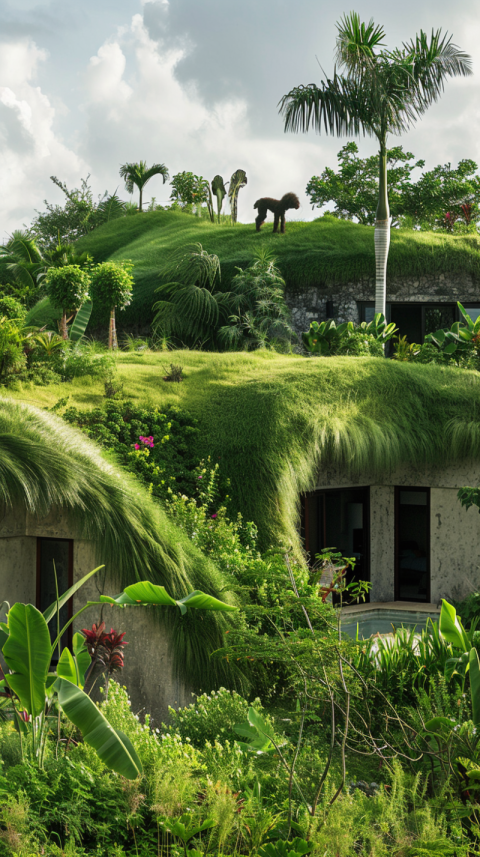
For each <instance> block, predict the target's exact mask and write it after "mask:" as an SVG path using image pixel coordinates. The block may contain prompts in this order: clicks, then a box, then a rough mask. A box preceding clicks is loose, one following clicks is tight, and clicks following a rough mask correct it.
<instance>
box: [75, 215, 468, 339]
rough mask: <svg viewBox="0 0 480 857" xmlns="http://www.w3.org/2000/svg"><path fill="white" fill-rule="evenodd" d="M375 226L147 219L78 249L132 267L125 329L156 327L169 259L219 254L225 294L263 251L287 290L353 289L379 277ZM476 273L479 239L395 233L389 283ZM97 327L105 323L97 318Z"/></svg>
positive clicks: (125, 222)
mask: <svg viewBox="0 0 480 857" xmlns="http://www.w3.org/2000/svg"><path fill="white" fill-rule="evenodd" d="M373 232H374V228H373V226H361V225H360V224H358V223H349V222H347V221H341V220H336V219H335V218H332V217H325V218H320V219H319V220H316V221H313V222H310V223H305V222H290V223H287V230H286V233H285V235H281V234H273V232H272V224H271V223H270V222H267V223H266V224H265V226H264V227H263V229H262V231H261V232H260V233H258V232H256V231H255V226H254V224H253V223H249V224H241V223H238V224H236V225H235V226H230V225H227V224H220V225H218V224H212V223H210V221H206V220H199V219H198V218H196V217H193V216H192V215H188V214H183V213H181V212H171V211H157V212H148V213H147V212H146V213H144V214H142V215H136V216H134V217H125V218H121V219H120V220H115V221H112V222H111V223H109V224H106V225H104V226H101V227H99V228H98V229H95V230H94V231H93V232H91V233H90V234H89V235H88V236H86V237H85V238H82V239H81V240H80V241H79V242H78V249H79V250H80V251H84V250H86V251H88V252H89V253H90V254H91V255H92V256H93V258H94V259H95V261H98V262H101V261H104V260H106V259H114V260H117V261H119V260H121V259H131V260H132V261H133V263H134V266H135V267H134V271H133V273H134V277H135V288H134V297H133V301H132V304H131V305H130V306H129V307H127V309H126V310H125V311H124V312H123V313H119V318H118V325H119V327H120V328H121V327H122V326H123V325H127V326H131V325H145V324H149V323H150V322H151V320H152V312H151V308H152V304H153V303H154V301H155V300H156V298H155V295H154V292H155V289H156V288H157V287H158V285H159V284H160V280H159V269H160V267H161V266H162V264H163V263H164V262H165V259H166V257H167V255H168V254H169V253H170V252H171V251H173V250H175V249H177V248H178V247H181V246H184V245H186V244H189V243H193V242H200V243H201V244H202V245H203V246H204V247H205V249H207V250H208V251H209V252H210V253H216V254H217V255H218V256H219V258H220V262H221V266H222V287H223V288H225V289H227V288H228V283H229V281H230V279H231V278H232V276H233V275H234V274H235V266H240V267H245V266H246V265H247V264H249V262H251V260H252V256H253V251H254V249H255V248H256V247H258V245H259V243H261V244H264V245H266V246H267V247H268V248H270V249H272V250H273V251H274V253H275V255H276V256H277V258H278V264H279V267H280V270H281V272H282V275H283V277H284V278H285V280H286V284H287V290H288V289H294V288H298V287H301V288H304V287H308V286H313V285H316V286H318V285H320V284H323V283H328V284H331V285H332V290H333V291H334V290H335V284H336V283H348V282H352V281H355V280H358V279H359V278H360V277H364V276H367V277H374V275H375V251H374V241H373ZM449 272H452V273H455V274H461V273H471V274H473V275H474V276H476V277H479V278H480V241H479V239H478V238H477V237H476V236H473V235H446V234H445V233H438V232H435V233H433V232H413V231H409V230H405V229H393V230H392V236H391V247H390V254H389V260H388V276H390V277H392V276H397V275H399V276H405V277H407V276H421V275H422V274H441V273H449ZM92 322H93V324H94V325H97V324H99V323H102V324H103V323H104V322H105V319H104V318H103V316H101V314H99V313H98V312H97V310H94V314H93V316H92Z"/></svg>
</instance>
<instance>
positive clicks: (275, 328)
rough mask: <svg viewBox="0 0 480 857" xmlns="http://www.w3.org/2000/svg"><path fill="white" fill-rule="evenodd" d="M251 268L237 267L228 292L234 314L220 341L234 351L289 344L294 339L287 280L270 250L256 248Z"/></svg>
mask: <svg viewBox="0 0 480 857" xmlns="http://www.w3.org/2000/svg"><path fill="white" fill-rule="evenodd" d="M255 257H256V258H255V259H254V261H253V262H252V264H251V265H249V266H248V268H245V270H243V269H242V268H237V271H238V274H237V275H236V276H235V277H234V278H233V280H232V284H231V287H230V289H231V290H230V293H229V296H228V297H229V304H230V307H231V311H232V315H231V316H230V318H229V322H230V323H229V324H228V325H225V326H224V327H222V328H220V331H219V340H220V342H222V344H224V345H226V346H227V347H228V348H232V349H234V350H243V349H245V350H246V351H253V350H254V349H256V348H265V347H267V346H277V347H278V346H283V347H285V346H286V345H288V344H289V343H290V342H291V340H292V338H293V336H294V333H293V330H292V328H291V326H290V323H289V319H290V312H289V310H288V307H287V305H286V303H285V295H284V293H285V280H284V279H282V277H281V275H280V271H279V269H278V268H277V266H276V264H275V263H276V259H275V257H274V256H273V255H272V253H271V252H270V251H269V250H266V249H265V248H263V247H260V248H258V249H257V251H256V253H255Z"/></svg>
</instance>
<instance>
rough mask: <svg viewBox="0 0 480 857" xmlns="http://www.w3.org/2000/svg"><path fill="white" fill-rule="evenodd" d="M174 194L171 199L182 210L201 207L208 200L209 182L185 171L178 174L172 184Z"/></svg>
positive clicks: (172, 193)
mask: <svg viewBox="0 0 480 857" xmlns="http://www.w3.org/2000/svg"><path fill="white" fill-rule="evenodd" d="M170 184H171V187H172V192H171V194H170V199H171V201H172V202H173V203H176V204H177V205H179V206H180V207H181V208H187V207H191V206H192V205H196V206H200V205H201V204H202V202H207V199H208V181H207V180H206V179H204V178H203V176H196V175H194V173H189V172H185V171H183V172H182V173H176V174H175V175H174V176H173V177H172V180H171V182H170Z"/></svg>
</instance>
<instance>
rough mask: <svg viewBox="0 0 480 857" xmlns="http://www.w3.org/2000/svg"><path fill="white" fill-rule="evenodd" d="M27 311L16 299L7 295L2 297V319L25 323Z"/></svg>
mask: <svg viewBox="0 0 480 857" xmlns="http://www.w3.org/2000/svg"><path fill="white" fill-rule="evenodd" d="M25 315H26V310H25V307H24V305H23V304H21V303H20V301H19V300H17V299H16V298H12V297H9V296H8V295H5V296H4V297H0V318H1V317H4V318H7V319H8V320H9V321H10V320H15V321H18V322H20V323H22V322H24V321H25Z"/></svg>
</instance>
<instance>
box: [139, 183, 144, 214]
mask: <svg viewBox="0 0 480 857" xmlns="http://www.w3.org/2000/svg"><path fill="white" fill-rule="evenodd" d="M138 189H139V191H140V202H139V203H138V210H139V211H141V210H142V205H143V185H140V186H139V188H138Z"/></svg>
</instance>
